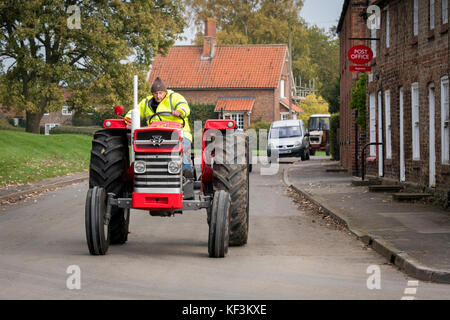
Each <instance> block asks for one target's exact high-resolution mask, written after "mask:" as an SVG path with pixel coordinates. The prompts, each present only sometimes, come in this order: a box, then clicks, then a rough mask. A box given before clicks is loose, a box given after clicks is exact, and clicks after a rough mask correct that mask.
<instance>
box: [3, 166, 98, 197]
mask: <svg viewBox="0 0 450 320" xmlns="http://www.w3.org/2000/svg"><path fill="white" fill-rule="evenodd" d="M88 179H89V172H88V171H87V170H86V171H82V172H77V173H72V174H67V175H64V176H60V177H54V178H48V179H43V180H39V181H36V182H30V183H26V184H22V185H14V186H8V187H5V188H2V189H0V204H4V203H8V202H16V201H19V200H21V199H24V198H27V197H30V196H33V195H38V194H40V193H43V192H47V191H50V190H55V189H57V188H62V187H65V186H68V185H71V184H74V183H80V182H83V181H87V180H88Z"/></svg>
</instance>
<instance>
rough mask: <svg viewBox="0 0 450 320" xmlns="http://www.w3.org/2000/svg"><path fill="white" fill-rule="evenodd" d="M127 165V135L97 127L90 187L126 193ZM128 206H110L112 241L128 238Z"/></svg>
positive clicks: (93, 143) (90, 172) (129, 188)
mask: <svg viewBox="0 0 450 320" xmlns="http://www.w3.org/2000/svg"><path fill="white" fill-rule="evenodd" d="M129 166H130V160H129V150H128V138H127V135H126V133H125V132H122V131H120V130H108V129H106V130H100V131H97V132H96V133H95V134H94V138H93V140H92V149H91V162H90V166H89V188H93V187H95V186H99V187H103V188H104V189H105V192H106V194H108V193H114V194H115V195H116V197H118V198H122V197H127V196H129V195H130V193H131V187H130V184H129V183H128V182H127V180H126V172H127V169H128V167H129ZM129 223H130V209H123V208H119V207H112V209H111V221H110V223H109V226H110V233H111V234H110V242H111V244H124V243H125V242H126V241H127V240H128V227H129Z"/></svg>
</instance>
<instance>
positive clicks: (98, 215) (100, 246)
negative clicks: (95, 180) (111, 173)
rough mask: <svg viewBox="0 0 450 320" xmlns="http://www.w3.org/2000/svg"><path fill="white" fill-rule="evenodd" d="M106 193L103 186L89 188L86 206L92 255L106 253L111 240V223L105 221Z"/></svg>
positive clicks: (87, 237)
mask: <svg viewBox="0 0 450 320" xmlns="http://www.w3.org/2000/svg"><path fill="white" fill-rule="evenodd" d="M106 199H107V197H106V193H105V189H103V188H101V187H94V188H92V189H89V190H88V193H87V196H86V206H85V227H86V240H87V244H88V247H89V252H90V254H91V255H94V256H98V255H105V254H106V252H107V251H108V247H109V241H110V230H109V225H108V223H107V222H105V214H106Z"/></svg>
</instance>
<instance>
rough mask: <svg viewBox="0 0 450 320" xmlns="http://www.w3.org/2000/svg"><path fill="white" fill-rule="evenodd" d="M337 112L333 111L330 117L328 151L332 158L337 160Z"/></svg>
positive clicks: (338, 156)
mask: <svg viewBox="0 0 450 320" xmlns="http://www.w3.org/2000/svg"><path fill="white" fill-rule="evenodd" d="M338 129H339V113H333V114H332V115H331V117H330V153H331V156H332V157H333V159H334V160H339V159H340V155H339V137H338Z"/></svg>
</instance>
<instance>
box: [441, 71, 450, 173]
mask: <svg viewBox="0 0 450 320" xmlns="http://www.w3.org/2000/svg"><path fill="white" fill-rule="evenodd" d="M449 99H450V87H449V78H448V76H446V77H443V78H442V80H441V132H442V136H441V146H442V147H441V150H442V157H441V158H442V163H445V164H450V107H449V104H450V102H449Z"/></svg>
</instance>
